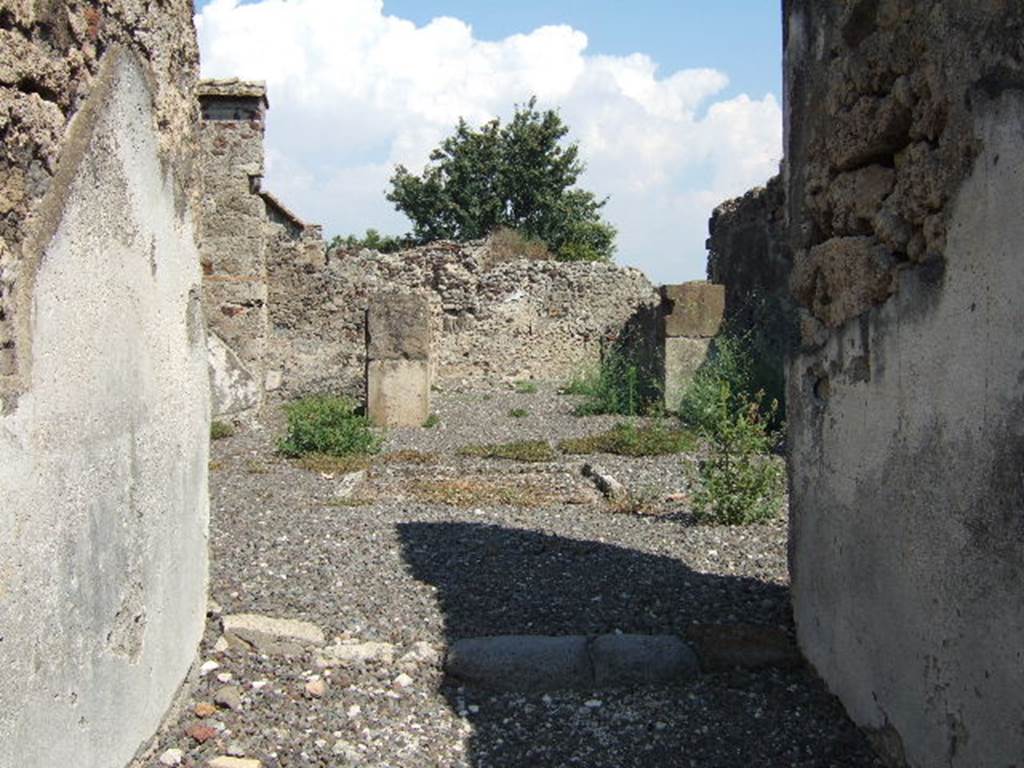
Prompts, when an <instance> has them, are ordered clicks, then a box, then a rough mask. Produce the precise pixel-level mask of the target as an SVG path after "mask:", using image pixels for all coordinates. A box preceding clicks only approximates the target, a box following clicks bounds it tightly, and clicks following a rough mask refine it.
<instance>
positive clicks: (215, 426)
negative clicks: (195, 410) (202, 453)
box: [210, 421, 235, 440]
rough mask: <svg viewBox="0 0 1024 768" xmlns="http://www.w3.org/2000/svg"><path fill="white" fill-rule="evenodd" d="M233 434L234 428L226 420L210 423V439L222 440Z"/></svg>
mask: <svg viewBox="0 0 1024 768" xmlns="http://www.w3.org/2000/svg"><path fill="white" fill-rule="evenodd" d="M233 434H235V428H234V427H232V426H231V425H230V424H228V423H227V422H226V421H214V422H212V423H211V424H210V439H211V440H223V439H224V438H225V437H231V436H232V435H233Z"/></svg>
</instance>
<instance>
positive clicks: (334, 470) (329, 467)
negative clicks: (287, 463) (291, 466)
mask: <svg viewBox="0 0 1024 768" xmlns="http://www.w3.org/2000/svg"><path fill="white" fill-rule="evenodd" d="M295 464H296V465H297V466H300V467H302V468H303V469H308V470H309V471H310V472H320V473H321V474H324V475H348V474H351V473H352V472H362V471H363V470H366V469H369V468H370V466H371V465H372V464H373V457H372V456H368V455H366V454H348V455H347V456H330V455H328V454H325V453H307V454H306V455H305V456H302V457H300V458H299V459H298V460H296V462H295Z"/></svg>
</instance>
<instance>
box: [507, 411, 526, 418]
mask: <svg viewBox="0 0 1024 768" xmlns="http://www.w3.org/2000/svg"><path fill="white" fill-rule="evenodd" d="M508 415H509V416H510V417H511V418H513V419H525V418H526V417H527V416H529V415H530V412H529V411H528V410H526V409H525V408H513V409H512V410H510V411H509V412H508Z"/></svg>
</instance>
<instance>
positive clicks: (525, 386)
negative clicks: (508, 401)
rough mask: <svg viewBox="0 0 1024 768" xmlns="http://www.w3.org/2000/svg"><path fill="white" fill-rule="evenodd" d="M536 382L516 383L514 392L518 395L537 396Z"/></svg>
mask: <svg viewBox="0 0 1024 768" xmlns="http://www.w3.org/2000/svg"><path fill="white" fill-rule="evenodd" d="M537 390H538V387H537V382H535V381H517V382H516V392H518V393H519V394H520V395H535V394H537Z"/></svg>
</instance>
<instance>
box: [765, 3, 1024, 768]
mask: <svg viewBox="0 0 1024 768" xmlns="http://www.w3.org/2000/svg"><path fill="white" fill-rule="evenodd" d="M784 6H785V7H784V12H785V39H786V42H785V45H786V50H785V82H786V131H785V133H786V168H787V172H788V178H787V179H786V184H787V193H788V203H787V205H788V216H789V229H790V238H791V242H792V244H793V247H794V275H793V287H794V292H795V295H796V297H797V299H798V300H799V302H800V304H801V305H802V313H801V348H800V350H799V352H798V353H797V354H796V355H795V356H794V358H793V360H792V363H791V365H790V371H789V372H790V379H789V391H790V404H789V437H788V444H789V449H790V453H791V464H790V484H791V502H790V504H791V510H792V517H791V528H792V538H791V566H792V580H793V598H794V613H795V617H796V621H797V627H798V633H799V639H800V643H801V646H802V648H803V650H804V652H805V653H806V655H807V657H808V659H809V660H810V661H811V663H812V664H813V665H814V666H815V667H816V668H817V670H818V671H819V672H820V673H821V675H822V676H823V678H824V679H825V680H826V682H827V683H828V685H829V686H830V687H831V688H832V690H834V691H835V692H836V693H837V694H838V695H839V697H840V698H841V699H842V701H843V703H844V704H845V705H846V707H847V709H848V711H849V712H850V714H851V715H852V717H853V718H854V719H855V720H856V721H857V722H858V723H860V724H861V725H863V726H864V727H866V728H867V729H869V730H870V731H872V732H873V733H874V734H875V736H876V739H877V742H878V743H879V745H880V747H881V748H882V749H883V751H884V752H885V753H886V754H887V755H888V756H889V757H891V758H892V759H893V761H894V763H895V764H902V763H905V764H907V765H910V766H918V767H920V768H924V767H925V766H927V767H928V768H931V767H933V766H952V767H960V766H962V767H963V768H966V767H967V766H972V767H973V766H1008V765H1017V764H1019V763H1020V758H1021V755H1024V727H1022V724H1024V698H1022V697H1021V696H1020V691H1021V690H1022V688H1024V663H1022V656H1021V654H1022V650H1021V649H1022V648H1024V601H1022V600H1021V599H1020V597H1021V595H1022V594H1024V482H1022V468H1024V334H1022V333H1021V329H1022V328H1024V304H1022V303H1021V300H1020V297H1021V295H1022V294H1024V270H1022V269H1021V265H1022V263H1024V261H1022V259H1024V254H1022V249H1024V245H1022V243H1024V219H1022V217H1021V216H1020V211H1021V210H1022V208H1024V184H1022V183H1021V180H1022V178H1024V133H1022V131H1021V125H1022V124H1024V49H1022V48H1021V40H1022V39H1024V7H1022V6H1021V5H1020V4H1019V3H1012V2H1005V1H1002V2H991V1H988V2H981V0H956V1H955V2H954V1H953V0H935V1H933V2H926V3H925V2H912V1H911V0H857V2H848V3H834V4H833V3H817V2H812V1H811V0H787V2H785V4H784Z"/></svg>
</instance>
